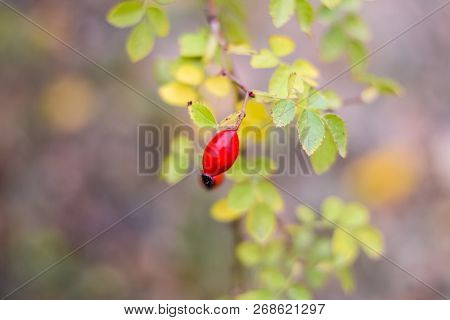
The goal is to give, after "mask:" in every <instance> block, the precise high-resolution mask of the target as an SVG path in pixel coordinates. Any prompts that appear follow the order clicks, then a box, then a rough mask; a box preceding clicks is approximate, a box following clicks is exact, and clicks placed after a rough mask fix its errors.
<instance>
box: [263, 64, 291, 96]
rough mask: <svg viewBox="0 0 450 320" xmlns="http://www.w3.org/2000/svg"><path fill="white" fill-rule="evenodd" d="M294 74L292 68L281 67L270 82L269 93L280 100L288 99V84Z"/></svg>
mask: <svg viewBox="0 0 450 320" xmlns="http://www.w3.org/2000/svg"><path fill="white" fill-rule="evenodd" d="M291 73H292V68H291V67H290V66H287V65H281V66H279V67H278V68H277V69H276V70H275V71H274V73H273V74H272V77H271V78H270V82H269V93H270V94H271V95H273V96H275V97H278V98H282V99H284V98H287V97H288V82H289V76H290V75H291Z"/></svg>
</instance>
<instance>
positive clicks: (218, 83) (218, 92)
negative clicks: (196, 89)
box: [204, 76, 233, 97]
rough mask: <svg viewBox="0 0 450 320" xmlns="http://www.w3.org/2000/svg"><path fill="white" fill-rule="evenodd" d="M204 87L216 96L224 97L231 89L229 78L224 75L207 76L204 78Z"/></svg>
mask: <svg viewBox="0 0 450 320" xmlns="http://www.w3.org/2000/svg"><path fill="white" fill-rule="evenodd" d="M204 85H205V88H206V90H208V91H209V92H211V93H212V94H214V95H215V96H218V97H226V96H228V95H229V94H230V92H231V90H232V88H233V87H232V84H231V81H230V79H228V78H227V77H224V76H214V77H209V78H207V79H206V80H205V83H204Z"/></svg>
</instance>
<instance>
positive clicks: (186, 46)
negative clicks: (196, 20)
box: [178, 29, 208, 58]
mask: <svg viewBox="0 0 450 320" xmlns="http://www.w3.org/2000/svg"><path fill="white" fill-rule="evenodd" d="M178 43H179V46H180V53H181V55H182V56H183V57H191V58H195V57H203V55H204V54H205V51H206V48H207V45H208V32H207V31H206V30H205V29H200V30H199V31H197V32H192V33H184V34H183V35H181V37H180V38H179V41H178Z"/></svg>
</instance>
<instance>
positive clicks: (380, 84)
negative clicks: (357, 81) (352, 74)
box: [361, 74, 402, 96]
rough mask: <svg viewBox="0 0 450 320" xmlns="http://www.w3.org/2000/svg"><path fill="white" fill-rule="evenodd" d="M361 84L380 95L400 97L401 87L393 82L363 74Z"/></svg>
mask: <svg viewBox="0 0 450 320" xmlns="http://www.w3.org/2000/svg"><path fill="white" fill-rule="evenodd" d="M361 80H362V82H364V83H367V84H369V85H371V86H372V87H374V88H376V89H377V90H378V92H379V93H380V94H388V95H397V96H398V95H401V93H402V87H401V86H400V85H399V84H398V83H396V82H395V81H394V80H392V79H389V78H383V77H379V76H376V75H373V74H365V75H364V77H363V79H361Z"/></svg>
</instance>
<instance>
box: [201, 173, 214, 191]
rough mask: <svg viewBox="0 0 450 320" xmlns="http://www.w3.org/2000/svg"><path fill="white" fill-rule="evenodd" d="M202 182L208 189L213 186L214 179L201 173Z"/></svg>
mask: <svg viewBox="0 0 450 320" xmlns="http://www.w3.org/2000/svg"><path fill="white" fill-rule="evenodd" d="M202 182H203V184H204V185H205V187H206V189H208V190H211V189H212V188H213V187H214V179H213V178H212V177H211V176H209V175H207V174H205V173H202Z"/></svg>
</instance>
